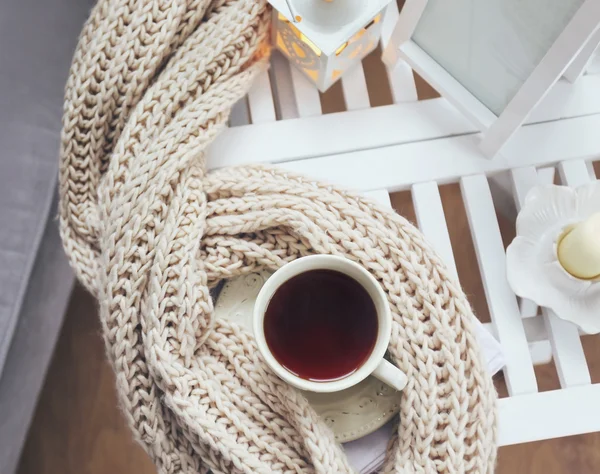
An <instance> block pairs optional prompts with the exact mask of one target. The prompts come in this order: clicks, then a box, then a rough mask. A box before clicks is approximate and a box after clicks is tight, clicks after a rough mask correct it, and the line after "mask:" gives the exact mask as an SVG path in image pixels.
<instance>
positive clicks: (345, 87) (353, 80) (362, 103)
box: [340, 63, 371, 110]
mask: <svg viewBox="0 0 600 474" xmlns="http://www.w3.org/2000/svg"><path fill="white" fill-rule="evenodd" d="M340 80H341V82H342V91H343V93H344V102H346V109H347V110H361V109H368V108H369V107H370V106H371V102H370V101H369V90H368V89H367V81H366V79H365V71H364V69H363V66H362V64H360V63H359V64H357V65H356V66H355V67H353V68H352V69H350V70H349V71H348V72H346V73H345V74H344V75H343V76H342V78H341V79H340Z"/></svg>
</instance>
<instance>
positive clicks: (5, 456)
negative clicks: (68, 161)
mask: <svg viewBox="0 0 600 474" xmlns="http://www.w3.org/2000/svg"><path fill="white" fill-rule="evenodd" d="M92 4H93V1H92V0H42V1H40V0H2V1H1V2H0V472H1V473H2V474H7V473H10V472H12V469H13V468H14V465H15V464H16V462H17V459H18V453H19V451H20V448H21V444H22V441H23V439H24V436H25V433H26V430H27V427H28V425H29V422H30V419H31V415H32V412H33V409H34V407H35V400H36V398H37V393H38V391H39V389H40V387H41V385H42V382H43V378H44V374H45V370H46V367H47V363H48V360H49V357H50V355H51V352H52V348H53V346H54V342H55V339H56V335H57V332H58V329H59V327H60V323H61V321H62V317H63V313H64V305H65V302H66V300H67V298H68V294H69V291H70V288H71V285H72V278H73V277H72V274H71V273H70V272H69V271H68V270H67V267H66V262H65V260H64V256H63V254H62V249H61V246H60V242H59V239H58V235H57V231H56V222H55V220H54V219H53V217H54V215H55V213H56V210H55V209H53V210H52V211H51V205H52V198H53V196H54V193H55V187H56V177H57V172H58V149H59V140H60V136H59V135H60V128H61V115H62V103H63V95H64V94H63V90H64V84H65V81H66V78H67V74H68V70H69V64H70V61H71V57H72V54H73V50H74V48H75V45H76V42H77V37H78V34H79V31H80V30H81V27H82V25H83V22H84V21H85V19H86V17H87V15H88V13H89V10H90V8H91V6H92Z"/></svg>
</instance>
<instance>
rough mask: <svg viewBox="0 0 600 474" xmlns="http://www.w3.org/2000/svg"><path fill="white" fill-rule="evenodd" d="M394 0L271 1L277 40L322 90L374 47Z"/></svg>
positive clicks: (299, 67) (280, 48)
mask: <svg viewBox="0 0 600 474" xmlns="http://www.w3.org/2000/svg"><path fill="white" fill-rule="evenodd" d="M390 2H391V0H269V3H270V4H271V5H272V6H273V8H274V10H273V43H274V44H275V45H276V46H277V48H278V49H279V50H280V51H281V52H282V53H283V54H284V55H285V56H286V57H287V58H288V59H289V60H290V62H291V63H292V64H294V65H295V66H296V67H297V68H298V69H300V70H301V71H302V72H303V73H304V74H305V75H306V76H307V77H308V78H309V79H310V80H311V81H312V82H314V83H315V84H316V86H317V87H318V88H319V90H321V91H325V90H327V89H328V88H329V87H330V86H331V85H332V84H333V83H335V82H336V81H337V80H338V79H339V78H340V77H341V75H342V74H343V73H344V72H345V71H347V70H348V69H350V68H351V67H352V66H353V65H354V64H357V63H358V62H360V61H361V60H362V59H363V58H364V57H365V56H367V55H368V54H369V53H370V52H371V51H373V50H374V49H375V48H376V46H377V43H378V41H379V37H380V35H381V24H382V21H381V20H382V19H383V13H384V9H385V7H386V6H387V5H388V4H389V3H390Z"/></svg>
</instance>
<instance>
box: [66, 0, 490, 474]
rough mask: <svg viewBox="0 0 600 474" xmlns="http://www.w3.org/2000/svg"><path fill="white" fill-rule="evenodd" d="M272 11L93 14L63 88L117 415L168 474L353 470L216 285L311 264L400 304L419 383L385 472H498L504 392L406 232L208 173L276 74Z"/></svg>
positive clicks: (399, 353)
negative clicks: (258, 86) (261, 80)
mask: <svg viewBox="0 0 600 474" xmlns="http://www.w3.org/2000/svg"><path fill="white" fill-rule="evenodd" d="M268 24H269V12H268V10H267V6H266V2H265V0H212V1H210V0H170V1H167V0H99V1H98V3H97V5H96V7H95V8H94V10H93V12H92V14H91V17H90V19H89V21H88V22H87V24H86V26H85V28H84V30H83V33H82V35H81V38H80V41H79V46H78V48H77V51H76V53H75V57H74V59H73V65H72V68H71V73H70V78H69V81H68V84H67V93H66V103H65V112H64V123H63V136H62V151H61V168H60V193H61V209H60V217H61V232H62V237H63V241H64V246H65V249H66V252H67V254H68V256H69V258H70V261H71V264H72V266H73V268H74V269H75V271H76V272H77V275H78V277H79V279H80V280H81V282H82V283H83V284H84V285H85V286H86V287H87V288H88V289H89V291H91V292H93V293H94V294H95V295H96V296H97V297H98V299H99V302H100V316H101V319H102V325H103V332H104V338H105V341H106V347H107V352H108V356H109V358H110V361H111V363H112V365H113V368H114V370H115V372H116V378H117V390H118V394H119V399H120V403H121V405H122V408H123V411H124V413H125V415H126V417H127V420H128V422H129V424H130V426H131V428H132V429H133V431H134V433H135V436H136V438H137V439H138V440H139V442H140V443H141V444H142V445H143V446H144V448H145V449H146V450H147V452H148V453H149V454H150V456H151V457H152V459H153V460H154V462H155V463H156V465H157V466H158V470H159V471H160V472H161V473H180V472H184V473H196V472H202V473H204V472H208V470H212V471H213V472H215V473H217V472H222V473H248V474H250V473H271V472H286V473H287V472H289V473H292V472H293V473H322V474H331V473H348V472H352V468H351V467H350V466H349V464H348V461H347V460H346V458H345V456H344V453H343V449H342V448H341V447H340V446H339V445H337V444H336V443H335V440H334V437H333V435H332V432H331V431H330V429H329V428H328V427H327V426H326V425H325V424H324V423H323V421H322V420H320V419H319V417H318V416H317V415H316V413H315V412H314V411H313V410H312V408H311V407H310V406H309V405H308V403H307V402H306V400H305V399H304V398H303V397H302V396H301V395H300V394H299V393H298V392H296V391H295V390H294V389H292V388H290V387H289V386H287V385H286V384H284V383H283V382H282V381H281V380H279V379H278V378H277V377H276V376H275V375H274V374H273V373H272V372H271V371H270V370H269V369H268V368H267V367H266V366H265V364H264V363H263V361H262V360H261V357H260V355H259V354H258V353H257V350H256V346H255V343H254V341H253V338H252V336H251V335H250V334H248V333H247V332H246V331H244V330H243V329H242V328H240V327H239V326H237V325H236V324H234V323H232V322H228V321H221V320H215V319H214V318H213V306H212V304H213V303H212V301H211V298H210V295H209V291H208V288H209V287H211V286H213V285H215V284H217V283H218V282H219V281H221V280H223V279H226V278H231V277H235V276H238V275H242V274H246V273H249V272H255V271H258V270H260V269H264V268H268V269H272V270H274V269H276V268H278V267H280V266H282V265H284V264H285V263H286V262H289V261H291V260H293V259H295V258H297V257H299V256H302V255H308V254H311V253H330V254H336V255H343V256H346V257H347V258H350V259H352V260H355V261H357V262H359V263H360V264H361V265H363V266H364V267H365V268H367V269H368V270H369V271H371V272H372V273H373V275H374V276H375V277H376V278H377V279H378V280H379V282H380V283H381V285H382V286H383V288H384V289H385V291H386V292H387V294H388V298H389V303H390V305H391V308H392V312H393V317H394V324H393V333H392V339H391V344H390V347H389V352H390V354H391V357H392V359H393V361H394V362H395V363H396V364H397V365H398V366H399V367H400V368H402V370H404V371H405V372H406V373H407V374H408V377H409V380H410V381H409V384H408V386H407V388H406V390H405V391H404V395H403V398H402V406H401V416H400V419H401V422H400V423H399V426H398V429H397V433H396V435H395V437H394V438H393V440H392V441H391V442H390V447H389V452H388V457H387V462H386V464H385V466H384V471H385V472H398V473H417V472H418V473H436V472H439V473H442V472H443V473H490V472H492V471H493V466H494V462H495V456H496V445H495V433H496V428H495V420H496V415H495V392H494V389H493V386H492V383H491V380H490V377H489V375H488V374H487V373H486V370H485V368H484V365H483V363H482V358H481V355H480V353H479V349H478V346H477V343H476V340H475V337H474V333H473V328H472V325H471V320H472V317H473V315H472V312H471V309H470V307H469V304H468V302H467V300H466V298H465V296H464V294H463V293H462V291H461V289H460V288H459V286H458V285H457V284H456V282H455V281H453V280H452V278H451V277H450V276H449V274H448V272H447V270H446V268H445V267H444V265H443V264H442V263H441V262H440V260H439V259H438V257H437V256H436V255H435V254H434V253H433V252H432V250H431V249H430V247H429V246H428V245H427V244H426V243H425V242H424V240H423V237H422V235H421V234H420V233H419V231H418V230H416V229H415V228H414V227H413V226H412V225H411V224H409V223H408V222H407V221H406V220H405V219H403V218H402V217H400V216H398V215H396V214H394V213H393V212H391V211H388V210H387V209H384V208H382V207H380V206H378V205H376V204H375V203H373V202H371V201H369V200H366V199H362V198H360V197H358V196H357V195H354V194H351V193H347V192H345V191H341V190H338V189H336V188H333V187H331V186H326V185H322V184H319V183H315V182H314V181H312V180H310V179H306V178H302V177H299V176H294V175H289V174H287V173H285V172H282V171H279V170H277V169H273V168H267V167H243V168H233V169H224V170H221V171H218V172H215V173H210V174H206V173H205V169H204V159H203V151H204V150H205V149H206V147H207V146H208V145H209V143H210V142H211V141H212V140H213V139H214V137H215V135H216V134H217V133H218V132H219V131H221V130H223V129H224V127H225V126H226V121H227V117H228V113H229V109H230V107H231V106H232V104H234V103H235V102H236V101H237V100H238V99H239V98H240V97H242V96H243V95H244V94H245V93H246V91H247V89H248V87H249V85H250V83H251V82H252V79H253V78H254V77H255V76H256V75H257V74H258V73H259V72H260V71H263V70H264V69H265V67H266V61H267V56H268V47H267V46H266V43H267V40H268V31H267V30H268Z"/></svg>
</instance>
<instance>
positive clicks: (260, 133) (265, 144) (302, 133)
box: [208, 54, 600, 168]
mask: <svg viewBox="0 0 600 474" xmlns="http://www.w3.org/2000/svg"><path fill="white" fill-rule="evenodd" d="M282 62H283V63H282ZM286 66H287V67H286ZM273 69H274V75H275V76H276V77H277V84H276V89H277V95H278V97H277V98H278V101H279V108H280V109H281V115H282V117H283V118H286V119H289V118H293V117H298V112H297V110H300V108H299V107H298V108H297V107H296V105H295V104H296V102H297V98H301V99H303V100H302V103H303V105H302V113H301V114H300V115H301V116H302V117H310V118H307V119H306V120H302V121H300V122H290V121H289V120H280V121H278V122H276V123H274V124H257V125H251V126H248V127H236V128H231V129H229V130H227V131H226V132H224V133H223V134H221V135H220V136H219V137H218V138H217V140H215V142H214V143H213V145H212V146H211V147H210V148H209V150H208V160H209V167H211V168H215V167H223V166H231V165H235V164H243V163H253V162H257V161H270V162H274V163H278V162H284V161H291V160H299V159H305V158H312V157H318V156H325V155H333V154H337V153H347V152H355V151H356V150H371V149H376V148H381V147H388V146H390V145H400V144H403V143H413V142H423V141H428V140H436V139H440V138H447V137H456V138H458V136H459V135H468V134H474V133H476V132H477V127H476V126H474V125H473V124H472V123H471V122H469V121H468V120H467V119H466V118H465V117H464V116H463V115H462V114H461V113H460V112H459V111H458V110H457V109H456V108H455V107H453V106H452V105H451V104H450V103H449V102H448V101H447V100H445V99H442V98H438V99H431V100H424V101H419V102H404V103H399V104H394V105H388V106H383V107H376V108H370V109H364V110H355V111H351V112H344V113H340V114H328V115H323V116H320V102H318V101H317V95H318V92H317V91H316V89H315V88H314V86H311V84H310V83H309V81H308V80H307V79H305V78H304V77H302V75H301V73H297V74H295V76H297V77H296V80H295V81H293V84H292V80H291V76H292V73H291V71H290V67H289V64H286V63H285V59H284V58H283V57H281V55H279V54H276V55H275V57H274V58H273ZM286 78H290V79H288V80H286ZM296 83H299V84H300V90H299V91H295V92H294V91H292V90H290V89H292V87H291V86H292V85H293V86H294V87H295V84H296ZM307 85H309V86H311V87H312V89H308V88H306V87H305V86H307ZM572 87H573V89H572V96H571V100H569V101H568V103H566V104H565V108H561V106H559V105H558V104H559V102H560V100H559V97H558V96H556V97H555V96H553V94H552V93H551V94H550V95H549V96H548V97H546V102H544V103H543V104H548V105H546V106H544V105H543V104H542V106H541V108H540V111H539V112H536V113H534V114H533V115H532V117H530V119H531V120H535V122H533V121H527V122H526V123H535V124H539V125H540V127H539V128H536V130H540V132H541V133H545V132H546V131H547V130H548V129H550V128H554V129H555V130H554V133H560V134H562V137H563V142H565V143H568V142H569V138H570V136H571V135H570V133H571V131H570V127H569V126H568V125H565V126H564V127H563V125H562V122H561V123H557V124H555V126H554V127H552V126H548V125H551V124H546V123H542V122H552V121H557V120H558V119H566V118H574V117H581V118H588V119H590V120H591V121H592V122H594V121H595V120H594V119H595V118H594V117H593V115H595V114H596V115H597V114H600V75H586V76H584V77H582V78H581V79H580V80H579V81H577V83H576V84H573V85H572ZM311 91H312V92H311ZM307 97H308V99H307V100H308V102H305V101H304V99H306V98H307ZM553 97H555V98H554V99H553ZM553 101H554V102H553ZM553 104H554V105H553ZM294 112H295V113H294ZM543 113H546V115H542V114H543ZM315 115H316V116H315ZM544 125H545V126H544ZM531 128H532V127H525V128H523V129H521V130H519V133H518V134H517V135H516V136H515V137H514V138H513V140H512V141H511V142H510V143H508V145H507V147H506V149H505V150H504V151H503V156H507V155H508V156H510V155H511V154H514V153H515V150H516V151H517V152H522V153H529V152H530V151H531V150H532V148H530V146H531V143H530V141H529V140H528V137H530V136H533V135H535V133H534V132H533V131H532V130H530V129H531ZM542 130H543V132H542ZM596 135H597V134H596ZM274 137H275V138H274ZM552 138H553V140H554V141H556V140H559V137H552ZM592 139H593V137H586V139H585V140H584V143H585V142H586V141H588V140H592ZM469 140H470V139H469ZM477 140H480V139H479V138H477ZM544 141H545V140H544ZM544 141H541V142H540V141H539V140H537V142H536V143H535V144H534V145H535V146H534V148H533V149H535V150H537V149H540V150H541V151H542V153H543V151H544V149H545V148H546V147H544V146H543V145H544ZM250 142H252V143H253V144H254V145H253V146H251V147H247V146H246V144H247V143H250ZM523 142H525V143H523ZM473 151H474V152H475V153H476V154H477V156H478V157H481V156H483V154H482V153H481V152H480V151H479V150H477V149H474V150H473ZM240 152H241V153H240ZM582 156H590V155H582ZM502 158H503V157H498V158H497V160H494V161H498V160H500V161H502ZM556 161H558V160H553V161H552V160H547V159H545V158H544V157H542V158H541V159H540V160H538V161H537V162H539V163H540V164H545V163H553V162H556ZM513 166H518V163H515V165H513Z"/></svg>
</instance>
